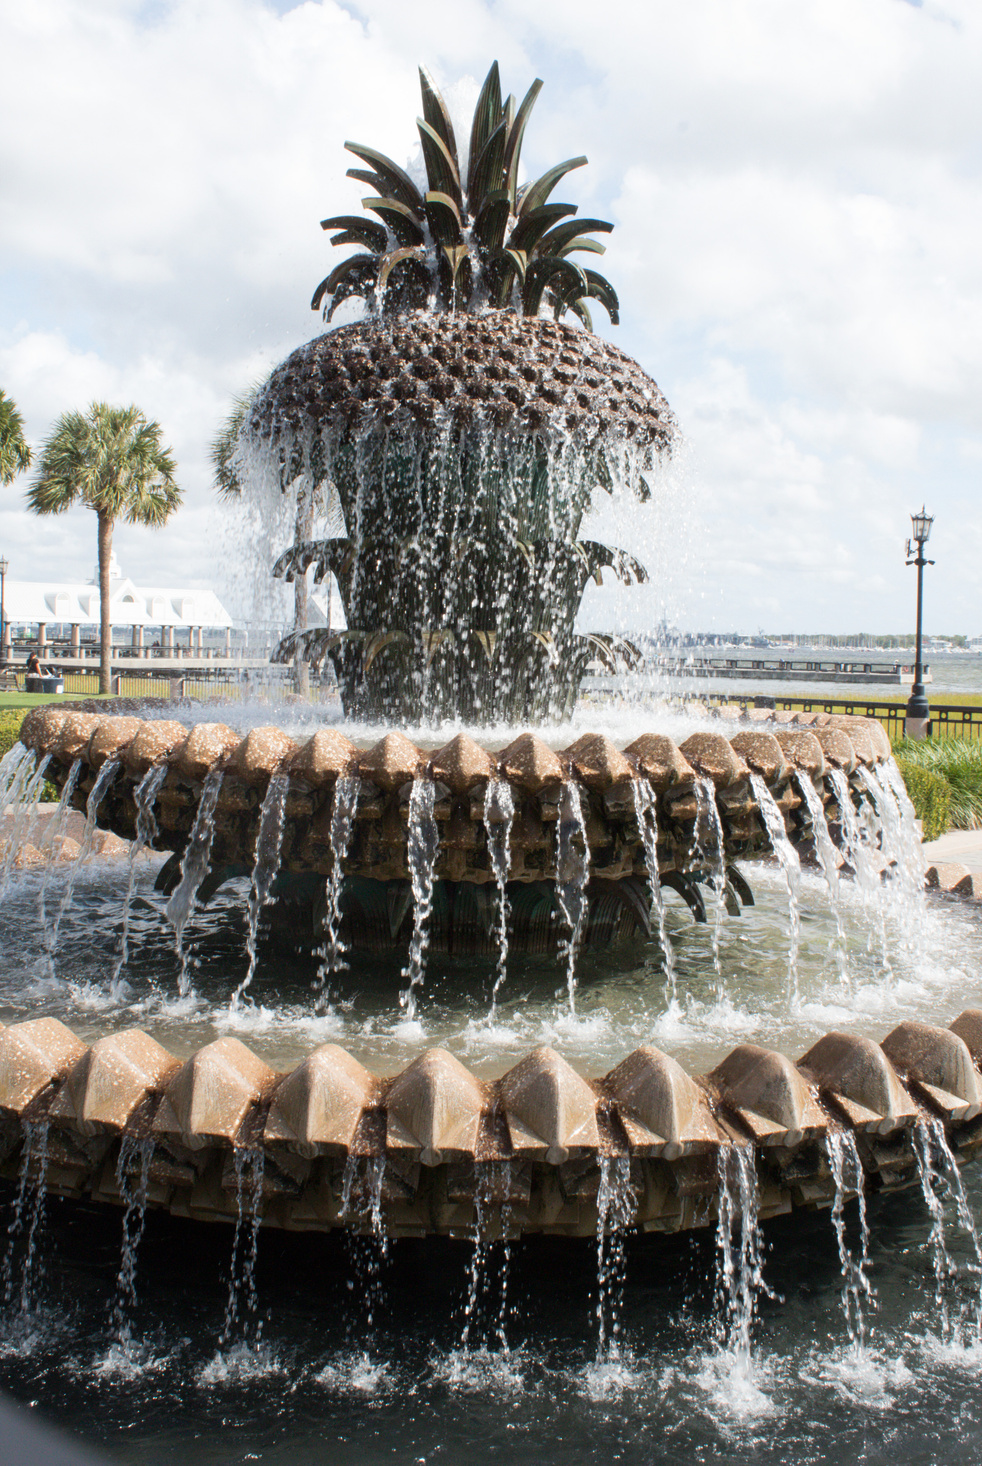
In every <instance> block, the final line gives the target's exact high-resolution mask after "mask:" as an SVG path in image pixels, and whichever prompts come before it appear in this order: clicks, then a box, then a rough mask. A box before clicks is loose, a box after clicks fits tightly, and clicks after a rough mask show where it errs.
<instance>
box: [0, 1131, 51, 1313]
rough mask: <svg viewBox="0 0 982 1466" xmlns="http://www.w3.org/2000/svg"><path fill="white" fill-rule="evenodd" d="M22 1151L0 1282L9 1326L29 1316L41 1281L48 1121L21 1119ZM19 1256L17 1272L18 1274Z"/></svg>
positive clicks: (46, 1179)
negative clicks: (39, 1241)
mask: <svg viewBox="0 0 982 1466" xmlns="http://www.w3.org/2000/svg"><path fill="white" fill-rule="evenodd" d="M21 1125H22V1128H23V1131H24V1146H23V1150H22V1151H21V1161H20V1173H19V1175H18V1179H17V1194H16V1196H15V1197H14V1209H13V1217H12V1219H11V1222H10V1225H9V1227H8V1228H7V1251H6V1254H5V1256H4V1260H3V1271H2V1273H0V1283H2V1286H3V1301H4V1312H5V1314H6V1319H7V1325H8V1327H9V1326H10V1325H11V1324H12V1323H15V1322H20V1323H23V1321H24V1320H26V1319H27V1318H29V1317H30V1314H31V1312H32V1310H33V1307H34V1297H35V1293H36V1291H37V1288H38V1285H39V1284H40V1281H41V1267H40V1264H39V1261H38V1247H37V1243H38V1236H39V1233H40V1230H41V1226H42V1222H43V1219H44V1204H45V1200H46V1197H47V1181H48V1122H47V1120H38V1121H32V1120H22V1121H21ZM18 1255H19V1258H20V1261H19V1275H18Z"/></svg>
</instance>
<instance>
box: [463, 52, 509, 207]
mask: <svg viewBox="0 0 982 1466" xmlns="http://www.w3.org/2000/svg"><path fill="white" fill-rule="evenodd" d="M500 122H501V77H500V75H499V72H498V63H497V61H495V62H493V63H492V65H491V70H490V71H489V72H488V74H487V76H486V77H485V79H484V85H483V86H482V88H481V95H480V96H479V97H478V99H477V106H476V107H475V108H474V121H473V124H472V125H471V144H470V155H469V163H468V169H467V192H468V195H472V194H473V192H474V174H475V171H476V169H477V164H478V160H479V159H480V156H481V154H482V153H483V152H484V149H485V147H486V146H487V142H488V138H489V137H490V136H491V134H492V133H493V132H494V130H495V128H496V127H497V126H498V124H499V123H500Z"/></svg>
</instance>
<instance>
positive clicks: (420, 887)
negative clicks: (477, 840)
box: [399, 779, 440, 1020]
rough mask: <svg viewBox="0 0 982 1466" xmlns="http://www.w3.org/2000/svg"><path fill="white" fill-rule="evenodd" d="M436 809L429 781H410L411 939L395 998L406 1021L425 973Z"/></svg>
mask: <svg viewBox="0 0 982 1466" xmlns="http://www.w3.org/2000/svg"><path fill="white" fill-rule="evenodd" d="M435 806H436V785H435V784H434V782H433V780H432V779H414V780H413V787H412V791H411V793H410V796H409V830H408V837H407V842H406V859H407V861H408V863H409V878H410V881H411V883H412V888H413V935H412V938H411V940H410V943H409V961H408V963H407V964H406V967H405V968H404V969H403V973H402V976H403V979H404V980H405V981H406V982H407V986H406V988H405V989H404V991H403V992H401V993H400V994H399V1004H400V1006H401V1007H403V1008H405V1010H406V1017H407V1018H408V1019H410V1020H412V1019H414V1018H415V1017H416V992H417V989H418V988H420V987H422V985H423V975H424V973H425V971H426V949H427V947H428V946H429V944H430V916H431V914H432V911H433V871H434V867H435V866H436V858H437V855H438V853H439V848H440V832H439V830H438V829H437V823H436V819H435V818H434V815H433V810H434V808H435Z"/></svg>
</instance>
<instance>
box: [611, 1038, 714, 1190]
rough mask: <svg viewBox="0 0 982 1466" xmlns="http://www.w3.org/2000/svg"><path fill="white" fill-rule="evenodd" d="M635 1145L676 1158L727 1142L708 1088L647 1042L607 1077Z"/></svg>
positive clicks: (649, 1152)
mask: <svg viewBox="0 0 982 1466" xmlns="http://www.w3.org/2000/svg"><path fill="white" fill-rule="evenodd" d="M603 1084H604V1088H605V1089H606V1090H607V1092H608V1094H609V1095H610V1097H611V1098H612V1099H613V1101H614V1102H615V1104H616V1106H617V1113H618V1115H619V1117H620V1120H621V1123H622V1125H623V1126H624V1130H625V1133H626V1135H627V1138H628V1143H629V1144H630V1147H631V1151H632V1153H634V1154H637V1155H644V1156H653V1157H654V1156H659V1157H661V1159H662V1160H666V1161H674V1160H677V1159H678V1158H679V1157H680V1156H689V1155H701V1154H704V1153H706V1152H708V1151H713V1150H718V1149H719V1147H720V1145H722V1144H724V1143H728V1142H727V1137H726V1136H724V1134H723V1132H722V1131H721V1130H720V1128H719V1126H718V1125H717V1124H716V1121H715V1120H714V1119H713V1115H712V1111H711V1110H710V1107H709V1103H708V1100H707V1096H706V1093H705V1090H703V1089H701V1088H700V1087H699V1085H698V1084H696V1082H695V1080H694V1079H692V1078H691V1076H690V1075H688V1074H687V1073H686V1072H685V1070H684V1069H683V1068H682V1066H681V1064H678V1063H677V1062H676V1061H675V1060H674V1059H672V1058H670V1057H669V1056H668V1055H667V1054H663V1053H662V1052H661V1050H660V1049H656V1048H654V1047H653V1046H651V1045H649V1044H645V1045H643V1046H642V1047H641V1048H638V1049H635V1050H634V1053H633V1054H628V1056H627V1058H626V1059H623V1060H622V1061H621V1062H620V1064H618V1065H617V1068H616V1069H612V1070H611V1072H610V1073H609V1074H608V1075H607V1076H606V1078H605V1079H604V1081H603Z"/></svg>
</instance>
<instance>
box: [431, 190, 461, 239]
mask: <svg viewBox="0 0 982 1466" xmlns="http://www.w3.org/2000/svg"><path fill="white" fill-rule="evenodd" d="M424 207H425V208H426V219H427V222H428V224H429V226H430V233H431V234H432V235H433V238H434V239H435V240H436V242H437V244H450V245H456V244H462V243H463V238H464V231H463V227H462V225H461V222H460V214H459V213H458V212H457V205H456V204H455V203H454V201H453V199H452V198H449V197H448V195H447V194H445V193H428V194H427V195H426V198H425V200H424Z"/></svg>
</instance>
